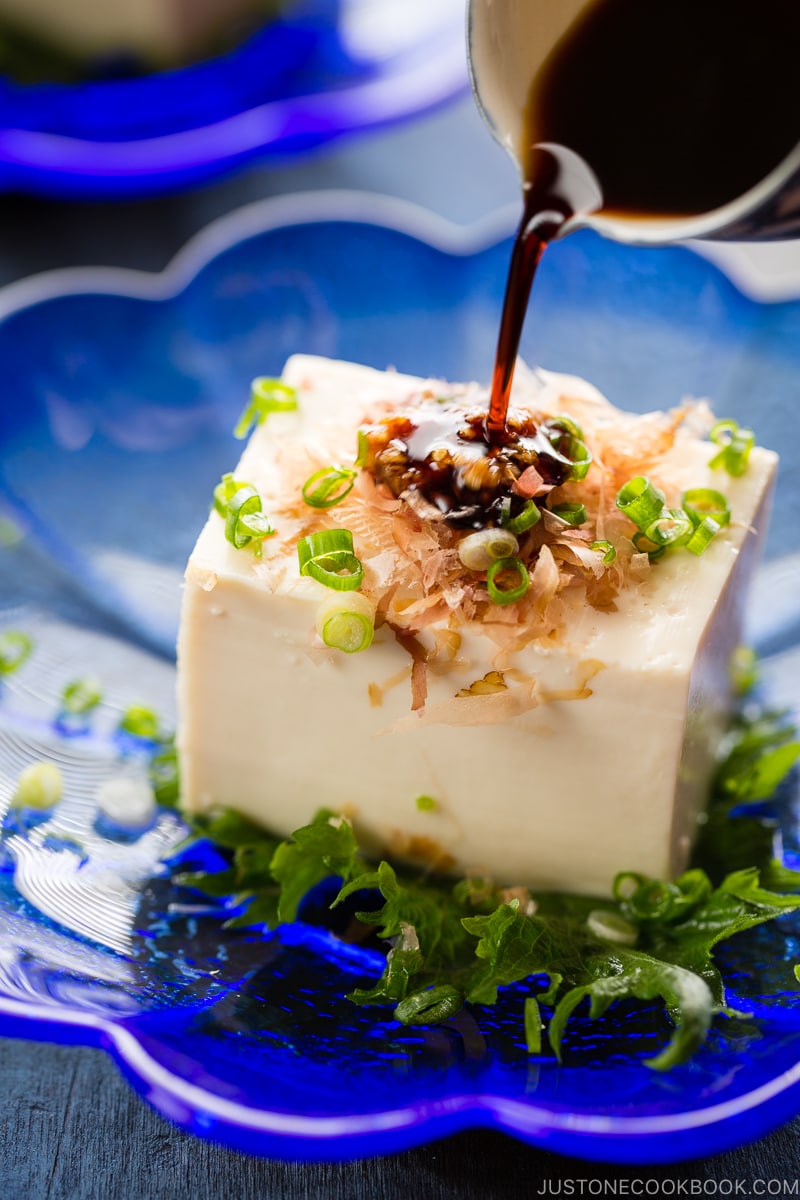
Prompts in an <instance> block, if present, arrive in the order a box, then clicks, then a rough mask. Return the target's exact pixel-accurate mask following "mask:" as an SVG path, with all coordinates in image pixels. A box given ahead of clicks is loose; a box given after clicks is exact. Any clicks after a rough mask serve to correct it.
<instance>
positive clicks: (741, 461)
mask: <svg viewBox="0 0 800 1200" xmlns="http://www.w3.org/2000/svg"><path fill="white" fill-rule="evenodd" d="M709 436H710V438H711V440H712V442H714V443H716V445H717V446H720V447H721V449H720V450H719V451H718V453H717V454H715V455H714V457H713V458H712V459H711V460H710V462H709V464H708V465H709V467H711V468H712V470H715V469H716V468H717V467H723V468H724V469H725V470H726V471H727V472H728V474H729V475H734V476H739V475H744V473H745V471H746V470H747V463H748V460H749V458H750V451H751V450H752V449H753V446H754V445H755V442H756V439H755V434H754V433H753V431H752V429H746V428H744V427H742V426H740V425H739V424H737V422H736V421H729V420H728V421H717V423H716V425H714V426H712V429H711V433H710V434H709Z"/></svg>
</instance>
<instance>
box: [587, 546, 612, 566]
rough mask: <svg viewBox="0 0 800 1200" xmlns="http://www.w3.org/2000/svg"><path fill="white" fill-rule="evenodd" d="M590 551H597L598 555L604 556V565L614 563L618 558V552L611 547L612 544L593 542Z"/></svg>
mask: <svg viewBox="0 0 800 1200" xmlns="http://www.w3.org/2000/svg"><path fill="white" fill-rule="evenodd" d="M589 549H590V550H596V551H597V553H598V554H602V556H603V562H604V563H612V562H613V561H614V559H615V558H616V557H617V551H616V549H615V548H614V547H613V546H612V545H611V542H606V541H602V542H592V543H591V545H590V546H589Z"/></svg>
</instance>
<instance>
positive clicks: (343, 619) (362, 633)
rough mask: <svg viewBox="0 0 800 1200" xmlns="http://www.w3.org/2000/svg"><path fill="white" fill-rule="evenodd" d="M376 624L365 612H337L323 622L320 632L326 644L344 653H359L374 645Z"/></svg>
mask: <svg viewBox="0 0 800 1200" xmlns="http://www.w3.org/2000/svg"><path fill="white" fill-rule="evenodd" d="M374 635H375V626H374V625H373V623H372V622H371V621H370V620H369V618H368V617H365V616H364V614H363V613H357V612H337V613H333V614H332V615H331V616H330V617H328V619H327V621H325V622H324V623H323V626H322V633H321V634H320V636H321V638H322V640H323V642H324V643H325V645H326V646H330V647H331V648H332V649H334V650H341V651H342V652H343V653H344V654H357V653H358V652H359V651H361V650H366V649H368V647H369V646H371V645H372V639H373V637H374Z"/></svg>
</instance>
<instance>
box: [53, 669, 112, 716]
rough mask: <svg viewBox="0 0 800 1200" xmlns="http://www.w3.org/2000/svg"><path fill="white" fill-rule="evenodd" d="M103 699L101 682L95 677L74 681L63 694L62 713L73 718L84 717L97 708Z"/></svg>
mask: <svg viewBox="0 0 800 1200" xmlns="http://www.w3.org/2000/svg"><path fill="white" fill-rule="evenodd" d="M102 699H103V689H102V688H101V686H100V681H99V680H98V679H95V677H94V676H93V675H84V676H82V677H81V678H80V679H73V680H72V682H71V683H68V684H67V685H66V686H65V688H64V690H63V691H62V693H61V711H62V712H65V713H69V714H70V715H71V716H73V717H78V716H84V715H85V714H86V713H89V712H91V711H92V709H95V708H97V706H98V704H99V703H100V701H101V700H102Z"/></svg>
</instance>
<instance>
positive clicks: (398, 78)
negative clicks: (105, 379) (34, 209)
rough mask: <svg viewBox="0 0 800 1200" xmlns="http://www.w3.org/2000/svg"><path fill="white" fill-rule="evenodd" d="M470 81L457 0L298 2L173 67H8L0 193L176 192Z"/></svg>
mask: <svg viewBox="0 0 800 1200" xmlns="http://www.w3.org/2000/svg"><path fill="white" fill-rule="evenodd" d="M466 89H467V65H466V53H465V48H464V5H463V0H437V3H435V4H430V3H427V2H426V0H293V3H292V4H291V5H288V6H287V7H286V10H285V13H284V15H283V16H282V17H281V18H280V19H277V20H274V21H273V22H271V23H270V24H268V25H267V26H265V27H264V28H263V29H261V30H260V31H259V32H257V33H255V34H254V35H253V36H251V37H250V38H249V39H248V40H247V41H245V42H244V43H243V44H242V45H240V46H238V47H237V48H236V49H234V50H231V51H230V52H228V53H227V54H224V55H220V56H218V57H216V58H213V59H209V60H207V61H204V62H199V63H196V64H193V65H191V66H187V67H184V68H182V69H179V70H171V71H159V72H153V73H151V74H149V75H142V76H139V77H134V78H127V79H109V80H87V82H85V83H82V84H74V85H68V84H37V85H26V86H22V85H19V84H16V83H14V82H13V81H12V80H10V79H8V78H6V77H3V76H0V190H8V191H11V190H16V191H34V192H43V193H47V194H51V195H61V196H66V195H83V196H108V195H117V196H130V195H135V194H142V193H152V192H157V191H168V190H171V189H174V188H177V187H185V186H188V185H190V184H195V183H199V182H201V181H203V180H205V179H209V178H211V177H212V176H214V175H218V174H220V173H221V172H224V171H229V170H231V169H232V168H234V167H236V166H238V165H240V164H241V163H244V162H246V161H247V160H249V159H252V158H254V157H260V158H262V159H268V158H280V159H281V160H285V159H286V158H287V157H289V156H292V155H297V154H302V153H306V152H307V151H309V150H312V149H313V148H314V147H316V146H319V145H321V144H323V143H325V142H327V141H329V140H330V139H333V138H339V137H342V136H344V135H347V134H352V133H355V132H358V131H360V130H367V129H374V128H379V127H381V126H385V125H387V124H391V123H392V122H395V121H398V120H401V119H403V118H405V117H408V116H411V115H413V114H416V113H421V112H423V111H425V110H427V109H429V108H431V107H433V106H435V105H437V104H440V103H442V102H443V101H445V100H448V99H450V98H451V97H453V96H455V95H457V94H458V93H459V92H462V91H466Z"/></svg>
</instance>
